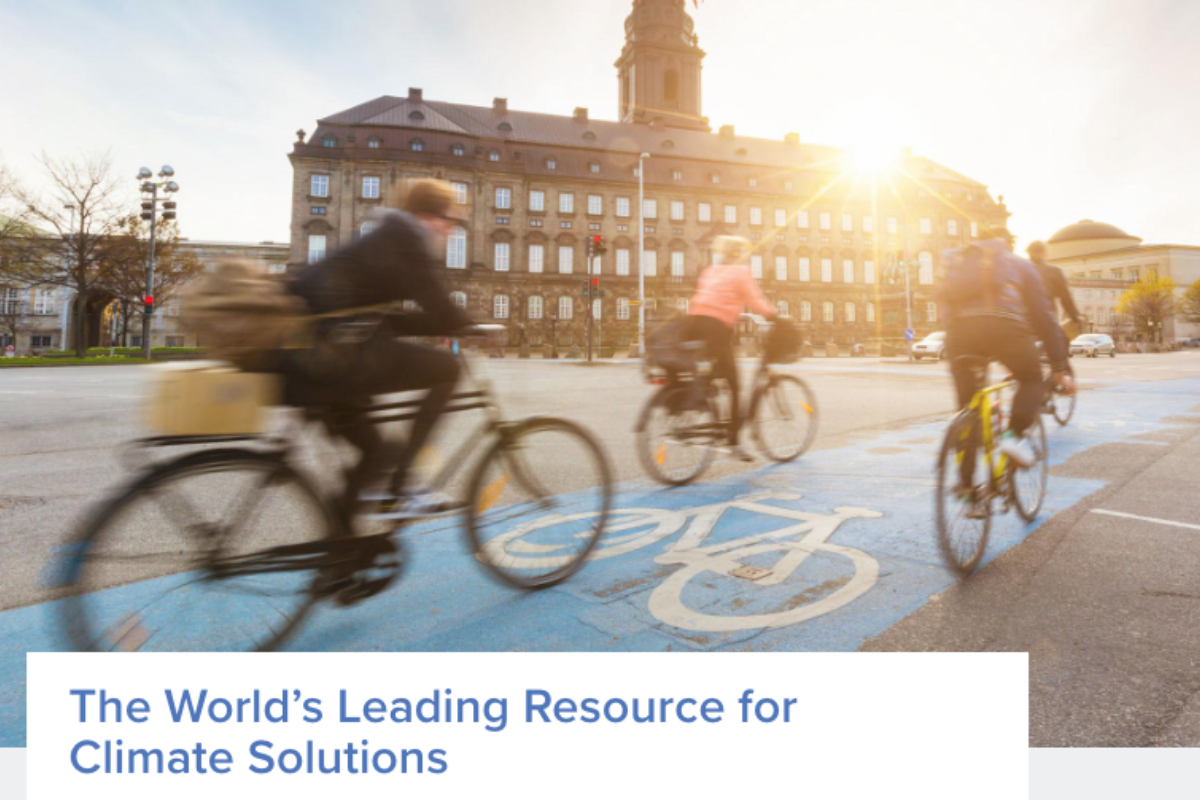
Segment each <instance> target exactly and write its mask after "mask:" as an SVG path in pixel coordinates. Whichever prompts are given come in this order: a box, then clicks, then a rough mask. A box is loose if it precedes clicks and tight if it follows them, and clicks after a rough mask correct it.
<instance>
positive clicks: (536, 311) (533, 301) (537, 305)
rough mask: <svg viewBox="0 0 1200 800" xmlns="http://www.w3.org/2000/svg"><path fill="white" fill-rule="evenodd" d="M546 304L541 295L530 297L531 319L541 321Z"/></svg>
mask: <svg viewBox="0 0 1200 800" xmlns="http://www.w3.org/2000/svg"><path fill="white" fill-rule="evenodd" d="M543 308H544V303H543V301H542V296H541V295H540V294H535V295H530V297H529V318H530V319H541V318H542V309H543Z"/></svg>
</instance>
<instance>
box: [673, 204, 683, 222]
mask: <svg viewBox="0 0 1200 800" xmlns="http://www.w3.org/2000/svg"><path fill="white" fill-rule="evenodd" d="M671 219H672V220H674V221H675V222H680V221H681V220H683V201H682V200H672V201H671Z"/></svg>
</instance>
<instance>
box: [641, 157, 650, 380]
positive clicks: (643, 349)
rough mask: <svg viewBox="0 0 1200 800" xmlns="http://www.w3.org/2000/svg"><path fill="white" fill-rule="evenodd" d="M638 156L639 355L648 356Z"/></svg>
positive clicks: (643, 196)
mask: <svg viewBox="0 0 1200 800" xmlns="http://www.w3.org/2000/svg"><path fill="white" fill-rule="evenodd" d="M649 157H650V154H649V153H642V154H641V155H640V156H638V355H639V356H641V357H642V358H645V357H646V159H648V158H649Z"/></svg>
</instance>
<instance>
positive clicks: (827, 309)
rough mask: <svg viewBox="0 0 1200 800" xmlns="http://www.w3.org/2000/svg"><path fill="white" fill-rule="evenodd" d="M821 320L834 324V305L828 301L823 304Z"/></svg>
mask: <svg viewBox="0 0 1200 800" xmlns="http://www.w3.org/2000/svg"><path fill="white" fill-rule="evenodd" d="M821 319H823V320H824V321H826V322H833V303H831V302H829V301H828V300H826V301H825V302H824V303H822V304H821Z"/></svg>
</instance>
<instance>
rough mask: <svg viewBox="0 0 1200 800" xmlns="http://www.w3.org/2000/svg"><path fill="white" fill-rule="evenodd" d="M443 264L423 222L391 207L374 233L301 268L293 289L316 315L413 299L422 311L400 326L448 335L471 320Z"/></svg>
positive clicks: (409, 330) (405, 329)
mask: <svg viewBox="0 0 1200 800" xmlns="http://www.w3.org/2000/svg"><path fill="white" fill-rule="evenodd" d="M440 268H441V261H440V260H438V259H435V258H434V257H433V254H432V253H431V252H430V248H429V243H428V240H427V238H426V234H425V231H424V229H423V228H422V227H421V224H420V223H419V222H417V220H416V219H414V218H413V217H412V216H411V215H409V214H405V213H403V212H399V211H389V212H386V213H384V214H383V215H382V216H381V218H380V220H379V225H378V227H376V228H375V229H374V230H372V231H371V232H370V233H368V234H367V235H365V236H363V237H361V238H360V239H358V240H357V241H355V242H354V243H352V244H350V245H347V246H346V247H343V248H342V249H340V250H338V251H337V252H335V253H333V254H332V255H330V256H329V257H328V258H326V259H325V260H323V261H318V262H316V263H315V264H309V265H308V266H307V267H305V268H304V269H303V270H301V271H300V273H299V274H298V275H297V276H296V277H295V279H293V280H292V282H291V285H290V290H291V292H292V293H293V294H295V295H298V296H299V297H301V298H303V299H304V301H305V303H307V305H308V307H309V308H310V309H311V310H312V312H313V313H315V314H324V313H328V312H331V311H342V310H346V309H352V308H360V307H365V306H377V305H381V304H384V303H393V302H399V301H403V300H412V301H414V302H416V303H417V304H418V305H419V306H420V307H421V313H419V314H416V313H413V314H406V315H404V317H403V321H402V323H401V324H400V325H399V326H398V327H400V328H402V330H403V332H404V333H407V334H423V335H427V336H446V335H450V334H453V333H456V332H458V331H461V330H462V329H463V328H466V327H469V326H470V325H471V319H470V317H468V316H467V315H466V314H465V313H464V312H463V311H462V310H461V309H459V308H458V306H456V305H454V303H453V302H451V301H450V296H449V294H447V292H446V287H445V286H444V285H443V284H442V280H441V278H440V276H439V272H440Z"/></svg>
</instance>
